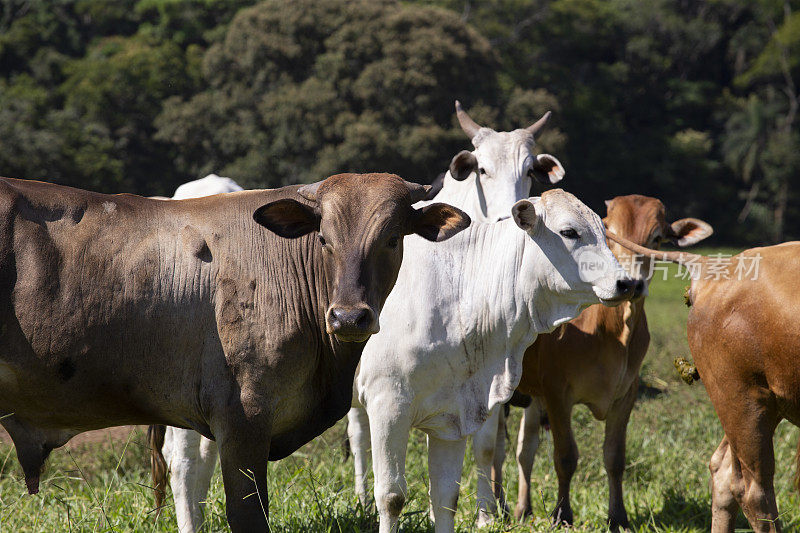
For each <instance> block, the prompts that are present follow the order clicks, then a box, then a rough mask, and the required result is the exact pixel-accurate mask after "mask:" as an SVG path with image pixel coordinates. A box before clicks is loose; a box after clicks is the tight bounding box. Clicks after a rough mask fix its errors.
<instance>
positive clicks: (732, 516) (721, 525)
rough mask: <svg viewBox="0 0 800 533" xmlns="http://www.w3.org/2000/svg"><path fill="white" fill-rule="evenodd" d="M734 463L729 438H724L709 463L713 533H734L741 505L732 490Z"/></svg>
mask: <svg viewBox="0 0 800 533" xmlns="http://www.w3.org/2000/svg"><path fill="white" fill-rule="evenodd" d="M732 461H733V454H732V453H731V451H730V446H729V444H728V438H727V437H723V439H722V442H720V443H719V446H718V447H717V449H716V451H715V452H714V455H712V456H711V461H709V463H708V468H709V470H711V533H732V532H733V530H734V523H735V521H736V511H738V509H739V504H737V503H736V498H734V496H733V492H732V490H731V488H732V487H733V485H734V483H735V480H734V477H733V463H732Z"/></svg>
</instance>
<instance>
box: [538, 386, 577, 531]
mask: <svg viewBox="0 0 800 533" xmlns="http://www.w3.org/2000/svg"><path fill="white" fill-rule="evenodd" d="M545 401H546V406H547V413H548V417H549V419H550V430H551V432H552V433H553V463H554V464H555V467H556V475H557V476H558V503H557V504H556V508H555V509H554V510H553V522H554V523H556V524H560V523H564V524H569V525H572V520H573V516H572V506H571V505H570V501H569V486H570V483H571V482H572V476H573V475H574V474H575V470H576V469H577V467H578V445H577V444H576V443H575V436H574V435H573V433H572V404H568V405H565V404H564V403H562V402H561V401H560V399H552V398H547V397H546V398H545Z"/></svg>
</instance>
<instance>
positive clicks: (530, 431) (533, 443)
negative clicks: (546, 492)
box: [514, 399, 542, 520]
mask: <svg viewBox="0 0 800 533" xmlns="http://www.w3.org/2000/svg"><path fill="white" fill-rule="evenodd" d="M541 420H542V405H541V403H539V401H538V400H536V399H534V400H533V403H531V405H530V406H528V407H526V408H525V411H524V412H523V415H522V420H521V421H520V423H519V436H518V437H517V466H518V469H519V490H518V492H517V506H516V508H515V509H514V516H515V517H516V518H517V520H522V519H523V518H525V517H526V516H529V515H530V514H531V470H533V460H534V458H535V457H536V451H537V450H538V449H539V428H540V425H541Z"/></svg>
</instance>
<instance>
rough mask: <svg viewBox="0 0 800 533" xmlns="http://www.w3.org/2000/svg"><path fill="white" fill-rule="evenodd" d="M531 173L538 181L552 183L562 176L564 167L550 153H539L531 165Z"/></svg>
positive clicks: (559, 179) (546, 183)
mask: <svg viewBox="0 0 800 533" xmlns="http://www.w3.org/2000/svg"><path fill="white" fill-rule="evenodd" d="M531 174H533V177H534V178H536V180H537V181H539V183H544V184H545V185H552V184H554V183H558V182H559V181H561V180H562V179H563V178H564V167H563V166H561V162H560V161H559V160H558V159H556V158H555V157H553V156H552V155H550V154H539V155H537V156H536V161H534V162H533V165H532V166H531Z"/></svg>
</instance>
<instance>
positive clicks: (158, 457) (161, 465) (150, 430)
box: [147, 424, 167, 517]
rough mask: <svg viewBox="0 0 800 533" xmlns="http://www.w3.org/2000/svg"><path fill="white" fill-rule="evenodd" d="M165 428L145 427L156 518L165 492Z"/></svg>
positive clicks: (156, 426) (161, 426)
mask: <svg viewBox="0 0 800 533" xmlns="http://www.w3.org/2000/svg"><path fill="white" fill-rule="evenodd" d="M166 433H167V426H163V425H160V424H156V425H152V426H148V427H147V443H148V444H149V445H150V474H151V475H152V476H153V492H154V493H155V499H156V517H158V515H159V514H160V513H161V507H162V506H163V504H164V496H165V494H166V490H167V462H166V461H165V460H164V453H163V451H162V448H163V447H164V436H165V435H166Z"/></svg>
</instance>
